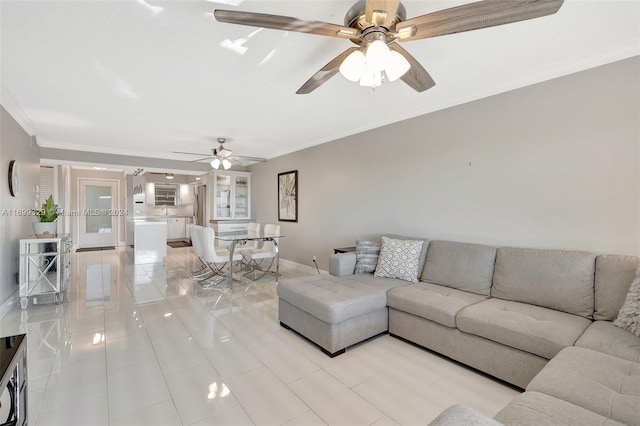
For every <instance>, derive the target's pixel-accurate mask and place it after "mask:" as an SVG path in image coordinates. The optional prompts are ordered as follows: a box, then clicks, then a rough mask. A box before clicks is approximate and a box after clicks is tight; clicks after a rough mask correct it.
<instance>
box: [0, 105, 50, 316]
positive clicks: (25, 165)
mask: <svg viewBox="0 0 640 426" xmlns="http://www.w3.org/2000/svg"><path fill="white" fill-rule="evenodd" d="M11 160H17V161H18V162H19V164H20V166H19V167H20V191H19V193H18V196H16V197H12V196H11V195H10V194H9V182H8V173H7V172H8V170H9V162H10V161H11ZM39 182H40V148H39V147H38V145H36V144H35V143H33V142H32V141H31V136H30V135H28V134H27V133H26V132H25V131H24V130H23V129H22V128H21V127H20V125H19V124H18V123H17V122H16V120H14V119H13V117H11V115H9V113H8V112H7V111H6V110H5V109H4V107H2V106H0V210H1V211H2V213H3V214H1V215H0V305H2V304H3V303H4V302H6V301H7V299H9V297H11V295H12V294H13V293H14V292H16V291H17V290H18V286H17V284H16V280H15V275H16V273H17V272H18V259H19V255H18V253H19V240H20V238H24V237H26V236H28V235H31V234H32V233H33V231H32V229H31V223H32V222H34V221H35V220H34V218H33V216H17V215H15V214H14V213H15V211H14V210H22V209H25V210H29V209H33V208H35V207H37V205H36V185H38V184H39Z"/></svg>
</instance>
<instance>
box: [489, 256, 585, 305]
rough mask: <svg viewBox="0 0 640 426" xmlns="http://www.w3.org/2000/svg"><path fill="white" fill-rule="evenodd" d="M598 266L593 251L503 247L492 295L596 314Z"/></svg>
mask: <svg viewBox="0 0 640 426" xmlns="http://www.w3.org/2000/svg"><path fill="white" fill-rule="evenodd" d="M594 269H595V255H594V254H592V253H587V252H581V251H568V250H538V249H523V248H513V247H502V248H499V249H498V254H497V256H496V266H495V272H494V275H493V287H492V288H491V297H498V298H500V299H505V300H512V301H514V302H523V303H529V304H532V305H538V306H542V307H545V308H550V309H555V310H557V311H562V312H567V313H569V314H575V315H580V316H583V317H585V318H592V317H593V286H594Z"/></svg>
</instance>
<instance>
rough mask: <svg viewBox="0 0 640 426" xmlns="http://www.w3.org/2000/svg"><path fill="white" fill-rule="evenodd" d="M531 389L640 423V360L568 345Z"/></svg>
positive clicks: (620, 418)
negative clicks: (628, 359) (631, 359)
mask: <svg viewBox="0 0 640 426" xmlns="http://www.w3.org/2000/svg"><path fill="white" fill-rule="evenodd" d="M527 391H535V392H540V393H544V394H547V395H550V396H553V397H556V398H560V399H563V400H565V401H567V402H570V403H572V404H575V405H578V406H580V407H583V408H586V409H587V410H591V411H594V412H596V413H598V414H600V415H601V416H604V417H606V418H609V419H613V420H615V421H618V422H621V423H625V424H628V425H640V408H639V407H640V363H637V362H632V361H627V360H624V359H620V358H616V357H614V356H611V355H607V354H603V353H601V352H597V351H593V350H591V349H586V348H579V347H568V348H565V349H563V350H562V351H561V352H560V353H559V354H558V355H557V356H556V357H554V358H553V359H552V360H551V361H549V362H548V363H547V365H546V366H545V368H543V369H542V371H541V372H540V373H538V375H537V376H536V377H534V378H533V380H532V381H531V383H529V385H528V386H527Z"/></svg>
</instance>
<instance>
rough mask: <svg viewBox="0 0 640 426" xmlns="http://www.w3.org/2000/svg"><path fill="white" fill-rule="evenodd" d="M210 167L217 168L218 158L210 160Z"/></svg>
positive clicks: (218, 165)
mask: <svg viewBox="0 0 640 426" xmlns="http://www.w3.org/2000/svg"><path fill="white" fill-rule="evenodd" d="M211 167H213V168H214V169H216V170H218V169H219V168H220V160H219V159H217V158H214V159H213V160H212V161H211Z"/></svg>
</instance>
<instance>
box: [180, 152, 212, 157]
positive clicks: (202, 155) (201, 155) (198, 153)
mask: <svg viewBox="0 0 640 426" xmlns="http://www.w3.org/2000/svg"><path fill="white" fill-rule="evenodd" d="M171 152H173V153H174V154H188V155H199V156H200V157H205V156H209V157H211V154H202V153H200V152H184V151H171Z"/></svg>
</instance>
